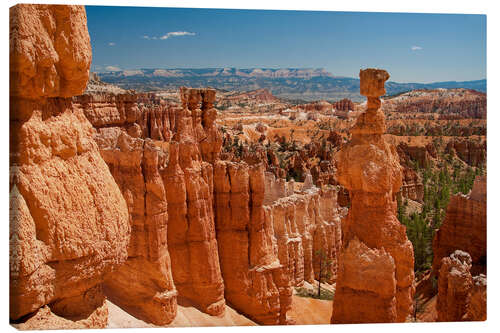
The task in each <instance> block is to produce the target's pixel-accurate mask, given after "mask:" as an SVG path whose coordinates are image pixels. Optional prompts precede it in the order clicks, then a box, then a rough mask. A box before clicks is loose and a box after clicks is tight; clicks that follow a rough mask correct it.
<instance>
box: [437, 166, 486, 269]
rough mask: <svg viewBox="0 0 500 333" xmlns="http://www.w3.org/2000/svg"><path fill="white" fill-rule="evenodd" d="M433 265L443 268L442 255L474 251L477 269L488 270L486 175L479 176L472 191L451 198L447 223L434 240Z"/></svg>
mask: <svg viewBox="0 0 500 333" xmlns="http://www.w3.org/2000/svg"><path fill="white" fill-rule="evenodd" d="M432 248H433V253H434V259H433V263H432V269H433V272H434V273H435V274H437V273H438V272H439V271H440V266H441V259H442V258H444V257H447V256H449V255H450V254H451V253H453V252H454V251H455V250H457V249H458V250H462V251H465V252H467V253H469V254H470V256H471V258H472V265H473V271H474V273H486V176H478V177H476V179H475V181H474V186H473V188H472V190H471V192H470V193H469V194H468V195H463V194H461V193H459V194H457V195H453V196H452V197H451V198H450V202H449V203H448V207H447V209H446V217H445V219H444V221H443V224H442V225H441V227H440V228H439V230H438V231H437V232H436V235H435V236H434V239H433V242H432Z"/></svg>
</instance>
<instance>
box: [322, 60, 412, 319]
mask: <svg viewBox="0 0 500 333" xmlns="http://www.w3.org/2000/svg"><path fill="white" fill-rule="evenodd" d="M359 75H360V79H361V81H360V84H361V87H360V88H361V89H360V90H361V94H362V95H364V96H367V97H368V104H367V110H366V111H365V112H364V113H362V114H361V115H360V116H359V117H358V119H357V121H356V124H355V125H354V126H353V127H352V128H351V131H350V132H351V134H352V138H351V141H350V143H348V144H347V145H345V146H344V147H343V148H342V150H340V151H339V153H338V155H337V156H336V159H337V165H338V181H339V182H340V184H341V185H343V186H344V187H345V188H346V189H348V190H349V196H350V198H351V207H350V209H349V213H348V216H347V218H346V220H345V225H343V230H342V234H343V240H342V249H341V254H340V258H339V268H338V277H337V290H336V293H335V299H334V303H333V313H332V320H331V321H332V323H365V322H396V321H399V322H403V321H405V319H406V317H407V316H408V315H409V314H410V313H411V312H412V304H413V294H414V292H415V287H414V272H413V265H414V259H413V247H412V244H411V243H410V241H409V240H408V239H407V237H406V233H405V227H404V226H403V225H401V223H400V222H399V221H398V220H397V218H396V208H397V203H396V198H395V194H396V193H397V192H398V191H399V188H400V187H401V184H402V168H401V166H400V164H399V159H398V155H397V153H396V150H395V148H394V147H393V146H392V145H389V144H388V143H387V142H386V141H385V140H384V138H383V136H382V135H383V134H384V133H385V131H386V126H385V117H384V114H383V112H382V111H381V110H380V106H381V101H380V98H379V96H381V95H383V94H385V88H384V82H385V81H386V80H387V79H388V78H389V74H388V73H387V72H386V71H384V70H378V69H366V70H361V71H360V73H359Z"/></svg>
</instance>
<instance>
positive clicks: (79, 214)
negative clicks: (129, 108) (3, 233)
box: [9, 5, 130, 328]
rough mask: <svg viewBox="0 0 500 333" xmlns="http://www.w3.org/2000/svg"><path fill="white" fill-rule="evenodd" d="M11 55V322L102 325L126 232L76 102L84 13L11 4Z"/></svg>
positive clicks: (83, 64)
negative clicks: (107, 288)
mask: <svg viewBox="0 0 500 333" xmlns="http://www.w3.org/2000/svg"><path fill="white" fill-rule="evenodd" d="M10 58H11V63H10V74H11V76H10V87H11V97H10V125H11V137H10V139H11V140H10V141H11V146H10V157H11V160H10V235H9V236H10V318H11V320H18V319H20V318H22V317H23V316H27V315H31V314H34V315H35V317H34V318H38V317H37V316H41V317H47V316H46V314H44V313H45V312H47V313H49V312H50V313H53V314H55V315H56V316H58V317H63V318H62V319H61V320H63V321H64V320H69V321H71V322H73V321H74V322H80V323H82V321H84V322H85V324H82V325H83V326H82V327H104V325H105V323H106V318H107V308H106V305H105V304H104V300H105V296H104V293H103V287H102V283H103V280H104V276H105V274H107V273H109V272H111V271H112V270H113V269H114V268H116V267H118V266H119V265H120V264H121V263H123V262H124V261H125V259H126V256H127V254H126V253H127V252H126V251H127V250H126V249H127V246H128V243H129V238H130V226H129V223H128V211H127V206H126V203H125V200H124V198H123V196H122V194H121V192H120V189H119V188H118V186H117V185H116V183H115V181H114V179H113V177H112V176H111V174H110V172H109V169H108V167H107V166H106V163H105V162H104V160H103V159H102V157H101V155H100V154H99V150H98V146H97V144H96V142H95V141H94V140H93V138H92V137H93V134H94V129H93V127H92V125H91V124H90V123H89V121H88V120H87V118H86V117H85V115H84V114H83V112H81V111H80V110H78V109H77V108H75V107H74V105H73V104H72V101H71V98H70V97H71V96H73V95H76V94H80V93H82V92H83V90H84V88H85V85H86V82H87V79H88V75H89V74H88V73H89V66H90V60H91V48H90V40H89V35H88V31H87V26H86V14H85V9H84V7H83V6H56V5H17V6H15V7H12V8H11V9H10ZM45 305H48V306H49V308H47V307H45V308H42V307H44V306H45ZM40 308H42V309H41V310H40ZM40 311H41V312H40ZM42 312H43V313H42ZM87 319H88V320H87ZM57 325H58V324H57V323H54V322H53V321H51V320H46V321H41V322H40V326H38V327H37V328H43V327H47V328H49V327H51V328H54V327H57Z"/></svg>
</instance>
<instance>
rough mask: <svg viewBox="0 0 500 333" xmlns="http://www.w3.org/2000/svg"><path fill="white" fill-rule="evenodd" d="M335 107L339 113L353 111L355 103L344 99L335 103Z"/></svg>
mask: <svg viewBox="0 0 500 333" xmlns="http://www.w3.org/2000/svg"><path fill="white" fill-rule="evenodd" d="M333 107H334V108H335V109H336V110H338V111H353V110H354V103H353V102H352V101H351V100H350V99H348V98H344V99H341V100H340V101H337V102H335V103H333Z"/></svg>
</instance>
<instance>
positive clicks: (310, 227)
mask: <svg viewBox="0 0 500 333" xmlns="http://www.w3.org/2000/svg"><path fill="white" fill-rule="evenodd" d="M265 193H266V196H265V200H264V203H265V205H266V207H267V208H268V209H269V213H270V217H271V219H272V223H273V227H274V234H275V237H276V240H277V244H278V253H279V259H280V262H281V264H283V265H284V266H285V268H286V272H287V275H288V276H289V278H290V279H291V283H292V285H294V286H299V285H301V284H302V283H303V282H304V281H307V282H310V283H312V282H313V280H314V279H316V280H318V279H319V274H320V259H321V256H323V258H322V259H321V260H323V262H322V265H323V267H322V271H323V273H322V276H321V278H322V281H328V282H330V283H333V282H335V281H336V277H337V257H338V254H339V251H340V245H341V225H340V224H341V223H340V215H341V214H340V213H339V211H338V206H337V192H336V190H335V189H334V188H333V187H327V186H325V187H323V188H322V189H319V188H317V187H316V186H314V184H313V182H312V177H311V175H308V176H307V177H306V180H305V182H304V183H303V185H302V189H301V190H295V189H294V182H293V180H292V181H290V182H285V180H284V179H275V177H274V175H273V174H271V173H266V191H265ZM318 251H320V252H322V253H321V254H320V253H318ZM327 263H328V264H327Z"/></svg>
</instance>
